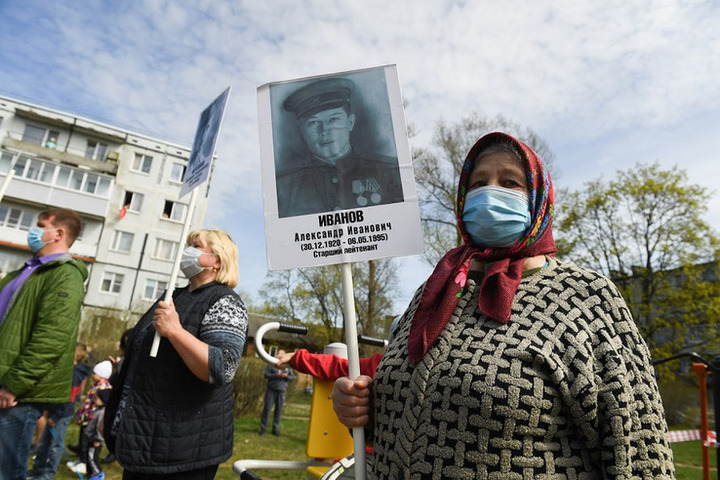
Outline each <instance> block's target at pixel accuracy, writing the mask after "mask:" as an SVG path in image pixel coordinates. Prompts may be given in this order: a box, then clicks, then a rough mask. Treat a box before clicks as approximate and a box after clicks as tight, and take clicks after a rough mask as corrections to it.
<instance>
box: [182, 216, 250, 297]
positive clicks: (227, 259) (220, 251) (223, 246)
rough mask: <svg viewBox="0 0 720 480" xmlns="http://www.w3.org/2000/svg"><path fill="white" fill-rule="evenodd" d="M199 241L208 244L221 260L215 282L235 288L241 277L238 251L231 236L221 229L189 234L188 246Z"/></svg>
mask: <svg viewBox="0 0 720 480" xmlns="http://www.w3.org/2000/svg"><path fill="white" fill-rule="evenodd" d="M198 239H199V240H202V241H204V242H206V243H208V244H209V245H210V249H211V250H212V252H213V253H214V254H215V255H217V256H218V258H220V269H219V270H218V273H217V276H216V277H215V280H216V281H217V282H218V283H222V284H225V285H227V286H228V287H230V288H235V287H236V286H237V284H238V277H239V276H240V274H239V272H238V250H237V245H235V242H233V240H232V238H230V235H228V234H227V232H225V231H224V230H219V229H212V228H210V229H203V230H195V231H193V232H190V233H189V234H188V236H187V244H188V245H190V244H192V242H194V241H195V240H198Z"/></svg>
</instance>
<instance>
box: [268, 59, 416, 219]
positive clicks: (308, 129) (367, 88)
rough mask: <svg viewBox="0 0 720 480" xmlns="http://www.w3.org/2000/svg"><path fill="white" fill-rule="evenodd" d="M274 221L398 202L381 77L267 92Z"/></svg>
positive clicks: (341, 78)
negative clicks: (271, 119) (271, 116)
mask: <svg viewBox="0 0 720 480" xmlns="http://www.w3.org/2000/svg"><path fill="white" fill-rule="evenodd" d="M270 98H271V104H272V109H273V113H274V114H275V115H277V116H278V117H279V118H278V119H279V121H274V122H273V132H274V134H273V142H274V147H275V148H274V151H275V176H276V185H277V202H278V216H279V217H280V218H284V217H292V216H298V215H308V214H314V213H323V212H333V211H338V210H347V209H353V208H360V207H372V206H376V205H387V204H391V203H397V202H402V201H403V188H402V183H401V180H400V170H399V168H398V158H397V150H396V147H395V143H394V135H393V123H392V119H391V115H390V106H389V103H388V95H387V88H386V86H385V77H384V74H383V71H382V70H370V71H364V72H356V73H352V74H345V75H338V76H329V77H325V78H321V79H311V80H305V81H300V82H290V83H284V84H277V85H273V86H272V87H271V88H270Z"/></svg>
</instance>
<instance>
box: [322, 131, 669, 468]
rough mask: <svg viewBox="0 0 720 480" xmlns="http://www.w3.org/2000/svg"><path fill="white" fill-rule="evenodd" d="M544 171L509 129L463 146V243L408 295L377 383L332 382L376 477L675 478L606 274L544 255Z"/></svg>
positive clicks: (652, 391) (337, 403)
mask: <svg viewBox="0 0 720 480" xmlns="http://www.w3.org/2000/svg"><path fill="white" fill-rule="evenodd" d="M553 202H554V199H553V188H552V184H551V181H550V175H549V174H548V172H547V171H546V170H545V169H544V167H543V165H542V163H541V161H540V159H539V158H538V156H537V155H536V154H535V152H533V151H532V150H531V149H530V148H529V147H528V146H527V145H525V144H523V143H521V142H519V141H518V140H516V139H514V138H512V137H510V136H509V135H506V134H504V133H491V134H489V135H486V136H484V137H482V138H481V139H480V140H478V142H477V143H476V144H475V145H474V146H473V148H472V149H471V150H470V152H469V154H468V157H467V160H466V161H465V165H464V167H463V170H462V173H461V176H460V181H459V188H458V202H457V205H458V206H457V212H458V225H459V228H460V232H461V234H462V237H463V240H464V243H463V245H462V246H460V247H458V248H456V249H453V250H451V251H449V252H448V253H447V254H446V255H445V256H444V257H443V258H442V259H441V260H440V262H439V263H438V265H437V267H436V268H435V270H434V272H433V274H432V275H431V276H430V278H429V279H428V280H427V282H426V283H425V284H424V285H423V286H422V287H421V288H420V289H419V290H418V291H417V293H416V294H415V297H414V299H413V300H412V302H411V304H410V306H409V307H408V309H407V311H406V312H405V314H404V315H403V318H402V320H401V322H400V325H399V326H398V328H397V330H396V335H395V337H394V340H393V341H392V342H391V343H390V345H389V346H388V348H387V349H386V351H385V355H384V356H383V359H382V361H381V363H380V365H379V366H378V370H377V374H376V375H375V379H374V380H371V379H370V378H369V377H364V376H361V377H360V378H358V379H357V380H356V381H354V382H353V381H351V380H349V379H348V378H346V377H345V378H342V379H339V380H337V382H336V384H335V389H334V391H333V403H334V407H335V410H336V412H337V413H338V416H339V417H340V420H341V421H342V422H343V423H344V424H345V425H347V426H348V427H359V426H365V427H366V429H367V430H368V433H367V438H368V439H370V440H371V441H372V442H373V445H374V447H375V456H374V463H373V466H372V469H371V470H370V477H371V478H378V479H397V478H405V479H426V478H427V479H430V478H432V479H438V480H439V479H503V480H506V479H609V478H613V479H620V478H622V479H635V478H638V479H651V478H652V479H671V478H674V467H673V460H672V451H671V449H670V446H669V444H668V440H667V425H666V421H665V414H664V410H663V406H662V402H661V398H660V394H659V392H658V387H657V383H656V380H655V377H654V370H653V366H652V363H651V359H650V353H649V351H648V348H647V346H646V344H645V342H644V341H643V339H642V338H641V337H640V335H639V333H638V330H637V327H636V325H635V323H634V321H633V319H632V316H631V314H630V311H629V310H628V308H627V306H626V304H625V301H624V300H623V298H622V296H621V295H620V293H619V292H618V290H617V288H616V287H615V286H614V285H613V284H612V282H611V281H610V280H608V279H607V278H605V277H603V276H601V275H599V274H597V273H595V272H592V271H590V270H587V269H584V268H581V267H578V266H575V265H571V264H569V263H565V262H563V261H560V260H557V259H556V258H555V257H554V252H555V243H554V240H553V237H552V231H551V223H552V217H553Z"/></svg>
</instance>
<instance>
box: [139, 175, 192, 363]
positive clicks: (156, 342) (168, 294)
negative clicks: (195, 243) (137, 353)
mask: <svg viewBox="0 0 720 480" xmlns="http://www.w3.org/2000/svg"><path fill="white" fill-rule="evenodd" d="M197 191H198V189H197V188H195V189H193V191H192V193H191V194H190V205H188V211H187V215H186V216H185V224H184V225H183V230H182V235H181V236H180V242H178V251H177V255H175V264H174V265H173V269H172V273H170V281H168V286H167V290H166V291H165V302H168V303H169V302H170V301H171V300H172V294H173V291H174V290H175V282H176V281H177V276H178V272H179V271H180V260H182V254H183V250H185V249H184V248H182V246H183V245H184V244H185V238H186V237H187V235H188V233H189V232H190V221H191V220H192V215H193V210H195V199H196V198H197ZM158 348H160V334H159V333H158V332H157V330H155V337H154V338H153V343H152V347H151V348H150V356H151V357H157V354H158Z"/></svg>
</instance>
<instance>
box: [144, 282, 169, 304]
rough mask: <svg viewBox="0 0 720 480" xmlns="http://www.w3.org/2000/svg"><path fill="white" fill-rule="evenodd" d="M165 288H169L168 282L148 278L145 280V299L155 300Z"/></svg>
mask: <svg viewBox="0 0 720 480" xmlns="http://www.w3.org/2000/svg"><path fill="white" fill-rule="evenodd" d="M165 290H167V282H163V281H162V280H153V279H152V278H148V279H147V280H146V281H145V292H143V298H144V299H145V300H155V299H157V298H159V297H160V294H161V293H162V292H164V291H165Z"/></svg>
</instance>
